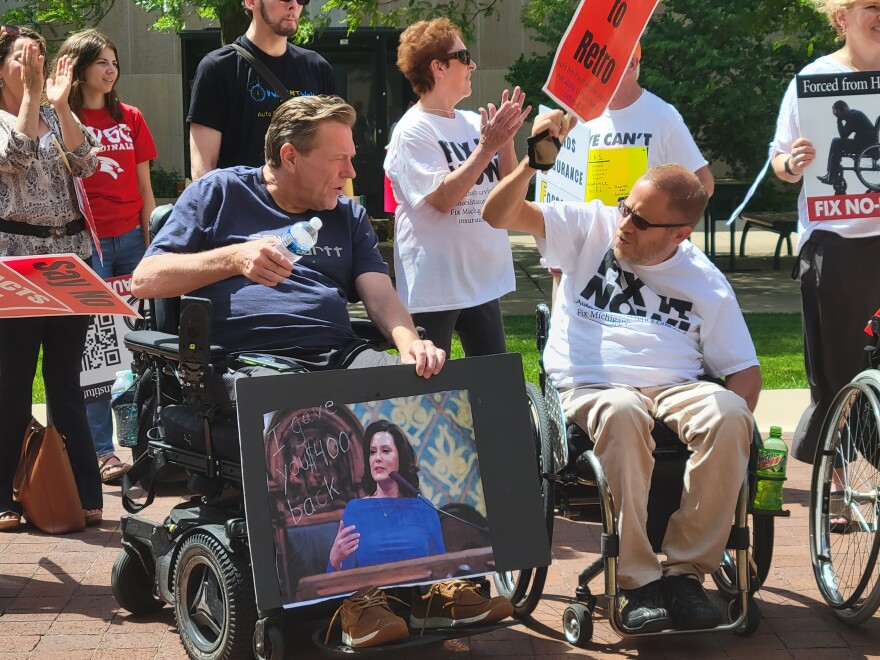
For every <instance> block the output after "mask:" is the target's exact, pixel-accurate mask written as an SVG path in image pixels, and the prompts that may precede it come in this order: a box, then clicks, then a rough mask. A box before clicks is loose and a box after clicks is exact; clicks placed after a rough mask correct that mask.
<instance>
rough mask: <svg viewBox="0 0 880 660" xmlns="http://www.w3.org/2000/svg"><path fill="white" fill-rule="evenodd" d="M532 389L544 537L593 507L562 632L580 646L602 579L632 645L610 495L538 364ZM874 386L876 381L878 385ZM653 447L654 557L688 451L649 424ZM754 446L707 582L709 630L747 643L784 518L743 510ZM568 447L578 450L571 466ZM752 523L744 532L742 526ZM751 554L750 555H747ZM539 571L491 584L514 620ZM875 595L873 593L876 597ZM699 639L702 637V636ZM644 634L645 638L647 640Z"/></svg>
mask: <svg viewBox="0 0 880 660" xmlns="http://www.w3.org/2000/svg"><path fill="white" fill-rule="evenodd" d="M549 327H550V311H549V309H548V308H547V306H546V305H544V304H541V305H538V308H537V310H536V337H535V339H536V345H537V349H538V352H539V354H540V355H543V351H544V346H545V345H546V342H547V338H548V333H549ZM539 377H540V384H541V387H540V388H539V387H537V386H535V385H534V384H532V383H529V384H527V387H526V389H527V394H528V401H529V408H530V415H531V421H532V432H533V439H534V443H535V450H536V453H537V455H538V464H539V466H540V467H539V474H538V478H539V481H540V487H541V492H542V498H543V506H544V513H545V517H546V523H547V534H548V536H549V537H550V538H551V539H552V536H553V519H554V516H555V515H563V516H565V517H570V516H572V515H575V514H577V513H579V512H580V509H581V508H583V507H585V506H589V505H596V504H598V505H599V509H600V512H601V520H602V547H601V554H600V557H599V558H598V559H596V560H595V561H594V562H593V563H592V564H590V565H589V566H588V567H587V568H586V569H584V570H583V571H582V572H581V573H580V575H579V576H578V586H577V589H576V593H575V602H574V603H572V604H571V605H569V606H568V607H567V608H566V609H565V611H564V613H563V621H562V623H563V632H564V634H565V637H566V639H567V640H568V641H569V642H570V643H571V644H574V645H576V646H582V647H583V646H586V645H587V644H588V643H589V641H590V639H591V637H592V631H593V622H592V614H593V610H594V609H595V607H596V604H597V599H596V597H595V596H594V595H593V594H592V593H591V591H590V586H589V583H590V581H591V580H592V579H593V578H594V577H596V576H597V575H599V574H600V573H601V572H602V571H603V570H604V571H605V596H606V599H607V602H608V612H609V614H610V617H609V618H610V624H611V627H612V629H613V630H614V631H615V632H616V633H617V634H619V635H620V636H621V637H639V636H646V634H644V633H642V634H633V633H628V632H626V631H624V629H623V628H622V626H621V624H620V621H619V615H618V614H617V607H616V605H617V599H618V591H619V587H618V585H617V558H618V548H619V543H620V540H619V536H618V531H617V524H616V520H615V517H614V506H613V499H612V498H613V494H612V493H611V492H610V489H609V486H608V483H607V482H606V480H605V478H604V476H603V472H602V467H601V465H600V464H599V462H598V460H597V459H596V457H595V456H594V454H593V452H592V450H591V449H589V447H591V444H592V443H591V442H590V441H589V439H588V438H587V436H586V434H585V433H584V431H583V430H582V429H580V428H579V427H577V426H576V425H574V424H568V423H567V422H566V420H565V417H564V415H563V412H562V406H561V402H560V398H559V392H558V391H557V390H556V389H555V388H554V387H553V385H552V384H551V383H550V382H549V380H548V379H547V377H546V374H545V372H544V368H543V360H542V361H541V364H540V374H539ZM878 383H880V381H878ZM652 436H653V438H654V440H655V442H656V447H657V448H656V449H655V451H654V459H655V465H654V472H653V475H652V480H651V493H650V497H649V503H648V524H647V527H648V537H649V539H650V540H651V544H652V546H653V547H654V550H655V551H657V552H659V551H660V547H661V545H662V542H663V536H664V534H665V532H666V526H667V523H668V521H669V517H670V516H671V515H672V513H674V512H675V510H676V509H677V508H678V506H679V502H680V499H681V489H682V477H683V475H684V469H685V464H686V461H687V457H688V453H689V452H688V450H687V447H686V445H684V444H683V443H682V442H681V441H680V440H679V439H678V437H677V436H676V435H675V434H674V433H673V432H672V431H671V430H670V429H669V428H668V427H666V426H665V425H663V424H662V423H660V422H656V423H655V425H654V429H653V432H652ZM760 444H761V439H760V436H759V435H758V433H757V431H755V433H754V435H753V441H752V447H751V453H750V458H749V469H748V475H747V476H746V478H745V479H744V481H743V485H742V487H741V489H740V492H739V496H738V500H737V507H736V513H735V520H734V523H733V526H732V528H731V533H730V536H729V538H728V542H727V550H726V551H725V554H724V557H723V560H722V562H721V565H720V566H719V567H718V569H717V570H716V571H715V572H714V573H713V575H712V578H713V580H714V582H715V584H716V585H717V587H718V590H719V592H720V593H721V594H722V595H723V596H724V597H725V598H726V599H728V612H727V614H728V623H726V624H722V625H721V626H719V627H717V628H713V629H712V630H732V631H734V632H736V633H738V634H741V635H751V634H752V633H754V632H755V631H756V630H757V628H758V626H759V625H760V618H761V616H760V611H759V610H758V606H757V604H756V602H755V600H754V598H753V596H754V594H755V593H756V592H757V590H758V589H759V588H760V587H761V585H762V584H763V583H764V580H765V579H766V578H767V575H768V573H769V570H770V563H771V560H772V556H773V530H774V524H773V517H774V515H788V512H779V513H776V514H765V513H764V512H755V511H752V510H751V502H752V500H753V498H754V492H755V484H756V478H755V470H756V465H757V450H758V448H759V447H760ZM570 447H572V448H574V447H577V448H579V449H580V450H583V449H586V451H584V453H583V454H582V455H581V456H580V458H578V457H577V456H575V455H573V452H571V451H570ZM749 514H753V515H752V528H751V530H749V526H748V518H749ZM750 549H751V552H750ZM546 576H547V568H546V567H544V568H536V569H531V570H524V571H518V572H501V573H496V574H495V576H494V579H495V585H496V588H497V590H498V592H499V593H501V594H503V595H505V596H507V597H508V598H510V599H511V601H512V602H513V604H514V610H515V613H516V616H517V617H519V618H525V617H526V616H528V615H529V614H530V613H531V612H532V611H533V610H534V609H535V607H537V605H538V603H539V602H540V599H541V595H542V593H543V589H544V584H545V580H546ZM878 591H880V590H878ZM683 632H687V633H692V632H701V631H700V630H688V631H678V630H667V631H663V632H661V633H653V634H655V635H669V634H681V633H683ZM702 632H705V631H702ZM649 634H650V633H649Z"/></svg>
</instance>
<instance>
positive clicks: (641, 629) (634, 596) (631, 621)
mask: <svg viewBox="0 0 880 660" xmlns="http://www.w3.org/2000/svg"><path fill="white" fill-rule="evenodd" d="M617 610H618V612H619V613H620V623H621V626H622V627H623V630H624V631H625V632H628V633H649V632H660V631H661V630H666V629H667V628H671V627H672V618H671V617H670V616H669V612H668V611H667V610H666V608H665V607H663V606H662V605H661V604H660V580H654V581H653V582H651V583H649V584H646V585H645V586H643V587H639V588H638V589H621V590H620V594H619V596H618V598H617Z"/></svg>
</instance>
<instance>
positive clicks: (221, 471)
mask: <svg viewBox="0 0 880 660" xmlns="http://www.w3.org/2000/svg"><path fill="white" fill-rule="evenodd" d="M160 208H161V207H160ZM165 211H166V213H165V216H166V217H167V209H165ZM156 216H157V217H156V218H155V220H154V222H153V223H152V227H151V229H152V231H153V233H154V234H155V232H156V231H158V228H159V227H160V226H161V224H162V222H164V218H162V217H161V212H160V213H157V214H156ZM210 307H211V302H210V301H209V300H206V299H199V298H188V297H184V298H182V299H179V300H178V299H176V298H175V299H163V300H153V301H150V304H149V305H147V306H145V307H142V313H143V315H144V321H143V322H142V324H141V326H140V327H139V329H137V330H135V331H134V332H130V333H128V334H127V335H126V336H125V340H124V341H125V344H126V346H127V347H128V348H129V350H130V351H131V352H132V354H133V357H134V361H133V365H132V368H133V371H134V372H135V374H136V385H135V391H134V402H135V404H136V406H137V408H138V410H139V419H138V434H139V437H138V444H137V446H136V447H134V448H133V454H134V456H135V461H134V465H133V466H132V468H131V470H130V471H129V472H128V473H127V474H126V475H125V477H124V481H123V505H124V506H125V508H126V510H127V511H128V513H129V515H125V516H123V517H122V520H121V529H122V549H121V551H120V553H119V555H118V556H117V558H116V561H115V563H114V566H113V569H112V574H111V587H112V590H113V594H114V597H115V598H116V600H117V602H118V603H119V605H120V606H121V607H123V608H124V609H126V610H128V611H129V612H131V613H132V614H136V615H143V614H149V613H152V612H155V611H157V610H159V609H160V608H162V607H163V606H164V605H165V604H169V605H171V606H172V607H173V608H174V614H175V620H176V622H177V626H178V630H179V634H180V636H181V640H182V642H183V645H184V647H185V649H186V651H187V653H188V654H189V656H190V657H192V658H197V659H199V660H215V659H220V658H224V659H231V658H246V657H257V658H259V659H261V660H263V659H273V660H278V659H280V658H283V657H284V646H285V640H284V635H283V632H282V630H283V624H284V623H285V622H284V621H283V620H282V612H281V611H280V610H278V609H272V610H269V611H261V610H260V609H259V602H258V600H259V599H258V595H257V594H256V591H255V576H254V572H253V570H254V567H253V561H252V557H253V556H254V555H253V548H251V547H249V542H250V537H249V534H248V522H247V517H246V515H245V508H246V507H245V502H244V495H245V489H244V488H243V472H242V464H241V453H240V446H239V420H238V415H237V412H236V410H235V408H234V405H233V404H232V403H231V402H230V398H229V392H230V387H229V385H230V382H229V381H230V379H235V378H237V377H245V376H243V375H242V370H241V369H239V368H240V367H242V366H258V367H268V368H269V369H271V371H272V372H276V373H291V372H296V371H304V370H303V369H302V368H301V367H299V365H297V364H296V363H294V362H293V361H288V360H286V359H284V358H279V357H277V356H271V355H254V354H251V355H240V356H231V355H229V354H227V352H226V351H225V350H224V349H223V348H222V347H220V346H217V345H213V344H212V342H211V325H210V319H211V313H210ZM352 326H353V328H354V330H355V332H356V333H357V334H358V336H359V337H361V338H362V339H366V340H367V341H369V342H371V343H373V344H375V345H377V346H379V347H380V348H390V346H389V345H388V342H387V340H386V339H385V338H384V337H383V336H382V335H381V333H380V332H379V331H378V329H376V328H375V327H374V326H373V325H372V324H371V323H370V322H369V321H366V320H361V319H352ZM230 367H231V368H232V369H230ZM244 371H246V370H244ZM523 421H524V420H523ZM523 428H524V424H523ZM530 469H531V468H529V471H530ZM527 472H528V471H527ZM527 472H526V473H527ZM181 479H183V480H185V481H186V487H187V489H188V490H189V491H190V492H191V493H192V494H193V495H192V497H191V498H190V499H189V500H187V501H185V502H182V503H181V504H179V505H177V506H175V507H174V508H173V509H172V510H171V511H170V512H169V514H168V515H167V517H166V518H165V519H164V520H163V521H162V522H156V521H153V520H150V519H148V518H146V517H144V516H142V515H139V512H140V511H141V510H142V509H143V508H145V507H146V506H149V504H150V503H151V502H152V501H153V497H154V494H155V489H156V488H157V485H158V484H160V483H162V482H163V481H168V480H176V481H180V480H181ZM137 487H139V488H137ZM139 491H142V492H141V493H140V497H139V501H136V500H135V499H134V498H133V497H132V495H133V494H134V493H135V492H139ZM459 519H460V518H459ZM336 525H338V522H337V523H336ZM331 526H332V527H334V528H335V525H333V524H331ZM314 527H315V528H316V529H317V528H319V527H323V526H322V525H316V526H314ZM319 531H321V532H323V531H324V530H323V529H322V530H319ZM281 533H282V534H284V538H276V539H275V540H276V547H282V548H287V547H290V545H291V544H296V543H298V542H300V541H303V539H302V537H296V538H294V536H295V534H294V533H292V532H291V531H290V530H284V531H283V532H281ZM334 535H335V532H334V533H333V534H330V535H329V536H328V537H327V539H329V543H330V544H332V541H333V538H334ZM318 536H323V535H322V534H315V535H313V537H312V538H311V539H305V540H307V541H310V542H315V541H316V539H317V537H318ZM319 540H321V539H319ZM323 540H326V539H323ZM311 554H316V553H315V552H313V553H311ZM317 554H320V553H317ZM328 554H329V547H327V548H326V549H325V551H324V552H323V554H322V556H323V557H324V558H325V559H324V564H325V565H326V557H327V555H328ZM279 579H281V578H279ZM477 584H478V586H480V587H481V588H482V589H483V590H484V591H488V582H487V581H486V580H485V579H483V580H478V582H477ZM401 595H405V593H404V594H401ZM336 604H338V602H335V601H332V600H331V601H325V602H324V603H323V604H318V605H315V606H309V607H308V608H304V609H305V610H308V611H307V612H305V613H304V616H306V617H308V618H315V619H323V618H326V617H328V616H329V614H331V613H332V609H331V610H329V611H328V607H333V606H335V605H336ZM297 611H298V612H303V610H297ZM497 625H508V624H507V623H504V624H496V626H494V627H497ZM486 628H487V629H489V628H490V627H486ZM479 632H480V629H475V628H461V629H455V630H454V631H451V630H450V631H437V632H436V633H435V634H432V635H425V636H424V637H422V638H418V639H414V640H410V642H409V643H410V644H411V645H418V644H421V643H430V642H432V641H434V642H436V641H442V640H443V639H449V638H453V637H460V636H463V635H469V634H478V633H479ZM316 635H317V633H316ZM320 638H321V639H323V635H320ZM313 639H315V640H316V644H318V646H321V643H319V642H317V639H318V637H314V638H313ZM324 648H325V650H330V651H334V650H336V651H341V652H345V653H351V652H352V650H351V649H339V648H335V647H333V646H325V647H324ZM381 648H382V647H376V648H375V649H373V648H370V649H366V650H365V652H369V651H378V650H380V649H381Z"/></svg>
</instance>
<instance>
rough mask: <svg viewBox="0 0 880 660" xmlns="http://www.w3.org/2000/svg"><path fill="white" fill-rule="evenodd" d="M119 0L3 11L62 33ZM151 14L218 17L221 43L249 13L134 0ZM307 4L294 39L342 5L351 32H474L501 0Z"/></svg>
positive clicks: (218, 5)
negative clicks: (417, 26)
mask: <svg viewBox="0 0 880 660" xmlns="http://www.w3.org/2000/svg"><path fill="white" fill-rule="evenodd" d="M115 1H116V0H25V2H23V3H22V4H21V5H20V6H19V7H18V8H15V9H11V10H7V11H5V12H3V15H2V20H3V21H4V22H9V23H15V24H39V25H40V26H48V27H49V29H50V30H51V31H52V32H54V33H56V34H60V35H61V36H64V34H65V33H68V32H76V31H78V30H82V29H83V28H86V27H93V26H96V25H97V24H98V23H100V22H101V20H102V19H103V18H104V16H106V15H107V13H108V12H109V11H110V10H111V9H112V8H113V5H114V3H115ZM134 3H135V4H136V5H138V6H139V7H142V8H143V9H144V10H145V11H147V12H148V13H151V14H157V15H158V16H157V18H156V21H155V22H154V23H153V25H152V27H153V28H154V29H156V30H180V29H182V28H183V26H184V23H185V21H186V19H187V18H188V17H189V16H198V17H200V18H203V19H207V20H216V21H218V22H219V23H220V37H221V39H222V41H223V43H231V42H232V41H233V40H234V39H235V38H236V37H238V36H239V35H241V34H244V32H245V30H246V29H247V26H248V23H249V19H248V17H247V14H245V12H244V10H243V9H242V7H241V0H134ZM310 9H312V7H311V6H310V7H308V8H306V9H305V10H304V11H303V20H302V22H301V26H300V30H299V32H298V33H297V36H296V40H297V41H299V42H306V41H309V40H311V39H312V38H313V37H314V35H315V34H316V33H320V32H321V31H322V30H324V29H325V28H327V27H329V26H330V24H331V18H330V12H332V11H334V10H341V11H342V12H343V13H344V15H345V19H344V20H343V24H344V25H346V26H347V27H348V30H349V32H352V31H354V30H355V29H357V28H358V27H359V26H361V25H369V26H390V27H398V26H401V25H408V24H410V23H412V22H414V21H416V20H419V19H426V18H434V17H436V16H447V17H448V18H449V19H450V20H452V21H453V22H454V23H456V24H457V25H460V26H461V27H462V31H463V32H464V33H465V35H466V36H471V34H472V32H471V27H472V26H473V25H474V24H475V23H476V19H477V18H478V17H479V16H497V14H498V12H499V11H500V0H328V1H327V2H326V3H325V4H324V6H323V7H322V8H321V9H319V10H316V11H313V12H312V13H310V12H309V10H310Z"/></svg>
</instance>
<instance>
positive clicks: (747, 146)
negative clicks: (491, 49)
mask: <svg viewBox="0 0 880 660" xmlns="http://www.w3.org/2000/svg"><path fill="white" fill-rule="evenodd" d="M578 4H579V3H578V0H532V2H530V3H529V4H528V5H527V6H526V8H525V10H524V12H523V24H524V25H525V26H526V27H527V28H528V29H530V30H532V31H533V32H534V33H535V38H536V40H537V41H539V42H540V43H543V44H546V45H547V46H548V48H549V53H546V54H544V53H540V54H539V53H532V54H531V56H529V57H525V56H521V57H520V58H519V59H518V60H517V61H516V62H515V63H514V64H513V66H512V67H511V68H510V72H509V74H508V76H507V80H508V81H509V82H510V83H511V84H518V85H520V86H522V87H524V88H525V89H526V93H527V94H528V96H529V98H530V100H531V102H532V103H534V102H535V100H536V99H542V98H543V99H546V97H545V96H544V95H543V93H542V92H541V91H540V90H541V87H542V86H543V84H544V82H545V81H546V78H547V75H548V73H549V70H550V65H551V64H552V58H553V54H554V52H555V50H556V47H557V45H558V43H559V41H560V40H561V39H562V36H563V34H564V32H565V28H566V27H567V26H568V23H569V22H570V21H571V17H572V16H573V14H574V10H575V8H576V7H577V5H578ZM833 37H834V35H833V32H832V31H831V29H830V28H829V26H828V25H827V23H826V22H825V18H824V16H822V15H820V14H819V13H817V12H816V10H815V9H814V5H813V4H812V3H811V2H810V0H794V1H792V0H737V2H721V3H712V2H705V1H704V0H664V2H663V3H662V4H661V6H660V7H658V9H657V11H655V13H654V16H653V17H652V19H651V21H650V22H649V24H648V29H647V30H646V32H645V34H644V36H643V38H642V51H643V55H642V68H641V74H640V82H641V83H642V85H643V86H644V87H645V88H646V89H650V90H651V91H652V92H654V93H655V94H657V95H658V96H660V97H661V98H663V99H665V100H666V101H668V102H669V103H671V104H672V105H674V106H675V107H676V108H677V109H678V111H679V112H680V113H681V114H682V116H683V117H684V120H685V122H686V123H687V125H688V126H689V127H690V129H691V131H692V132H693V134H694V138H695V139H696V140H697V143H698V144H699V145H700V148H701V149H702V151H703V153H704V154H705V155H706V156H707V158H709V159H710V160H712V161H715V160H721V161H724V162H725V163H727V164H728V165H729V166H730V168H731V173H732V174H733V175H735V176H744V177H750V176H754V174H755V173H756V172H757V171H758V169H759V168H760V166H761V164H762V163H763V162H764V160H765V159H766V157H767V145H768V143H769V141H770V140H771V139H772V137H773V134H774V132H775V126H776V115H777V113H778V110H779V102H780V101H781V99H782V95H783V93H784V92H785V88H786V86H787V85H788V83H789V81H790V80H791V78H792V76H794V74H795V73H797V71H798V70H799V69H800V68H801V67H802V66H803V65H804V64H806V63H807V62H808V61H809V60H810V59H812V58H814V57H816V56H817V55H818V54H819V53H827V52H830V51H831V50H833V49H834V45H833ZM545 102H546V101H545Z"/></svg>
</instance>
